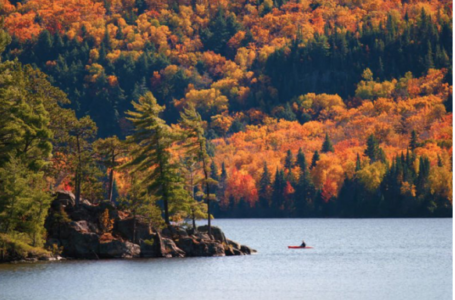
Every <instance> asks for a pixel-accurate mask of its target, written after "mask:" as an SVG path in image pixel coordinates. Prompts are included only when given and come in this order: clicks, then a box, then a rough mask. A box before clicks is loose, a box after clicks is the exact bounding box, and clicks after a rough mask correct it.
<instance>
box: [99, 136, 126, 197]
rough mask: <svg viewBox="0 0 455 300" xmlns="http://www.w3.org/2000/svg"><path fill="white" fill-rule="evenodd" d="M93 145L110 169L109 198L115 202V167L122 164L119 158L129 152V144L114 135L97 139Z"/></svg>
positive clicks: (105, 165)
mask: <svg viewBox="0 0 455 300" xmlns="http://www.w3.org/2000/svg"><path fill="white" fill-rule="evenodd" d="M93 147H94V150H95V152H96V154H97V156H98V159H99V160H100V162H101V163H102V164H103V166H104V167H106V168H107V169H108V170H109V181H108V188H107V194H108V196H107V199H108V200H109V201H110V202H113V188H114V169H115V168H116V167H117V166H119V165H120V162H119V158H121V157H122V156H124V155H125V154H126V153H127V150H128V149H127V145H126V144H124V143H122V142H121V141H120V140H119V139H118V138H117V136H113V137H110V138H106V139H99V140H97V141H96V142H95V143H94V146H93Z"/></svg>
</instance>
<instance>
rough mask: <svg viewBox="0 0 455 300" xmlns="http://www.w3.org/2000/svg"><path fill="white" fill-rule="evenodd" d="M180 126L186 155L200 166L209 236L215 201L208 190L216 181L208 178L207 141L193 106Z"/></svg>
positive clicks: (190, 106)
mask: <svg viewBox="0 0 455 300" xmlns="http://www.w3.org/2000/svg"><path fill="white" fill-rule="evenodd" d="M180 117H181V122H180V124H181V126H182V128H183V130H184V137H185V140H186V142H185V144H184V147H186V148H187V154H188V155H194V156H195V157H196V159H197V160H198V161H199V162H200V163H201V165H202V172H203V181H202V182H201V183H202V184H203V185H204V187H205V195H204V196H205V201H206V204H207V217H208V234H209V236H211V234H212V230H211V214H210V203H211V201H214V200H216V195H215V194H213V193H211V192H210V189H211V188H212V187H213V186H214V185H216V184H218V182H217V181H216V180H214V179H213V178H212V177H210V173H211V168H210V164H211V162H210V160H211V158H210V156H209V155H208V153H207V140H206V138H205V132H204V128H203V122H202V118H201V115H199V113H198V112H197V111H196V108H195V107H194V106H193V105H189V106H188V108H185V109H184V110H183V112H182V113H181V114H180Z"/></svg>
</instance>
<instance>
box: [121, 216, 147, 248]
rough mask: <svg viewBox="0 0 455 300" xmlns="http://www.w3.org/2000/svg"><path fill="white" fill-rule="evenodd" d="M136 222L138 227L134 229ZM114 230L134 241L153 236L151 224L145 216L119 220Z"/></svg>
mask: <svg viewBox="0 0 455 300" xmlns="http://www.w3.org/2000/svg"><path fill="white" fill-rule="evenodd" d="M134 223H136V229H134ZM114 232H115V233H117V234H119V235H120V236H122V237H123V238H125V239H127V240H129V241H132V242H136V241H140V240H149V239H151V238H153V234H152V232H151V228H150V225H149V223H148V222H147V221H146V220H145V219H144V218H136V220H134V218H127V219H124V220H118V221H117V222H115V224H114Z"/></svg>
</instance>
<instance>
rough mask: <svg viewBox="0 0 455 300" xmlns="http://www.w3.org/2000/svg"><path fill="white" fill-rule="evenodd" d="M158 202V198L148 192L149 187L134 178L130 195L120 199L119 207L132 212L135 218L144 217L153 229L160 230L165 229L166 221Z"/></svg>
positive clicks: (129, 190) (131, 182) (131, 181)
mask: <svg viewBox="0 0 455 300" xmlns="http://www.w3.org/2000/svg"><path fill="white" fill-rule="evenodd" d="M139 177H142V176H141V175H140V176H139ZM156 200H157V199H156V197H153V196H152V195H150V194H149V193H148V192H147V187H146V186H145V185H144V184H143V183H142V181H141V180H139V179H138V178H136V177H135V176H133V177H132V178H131V180H130V188H129V189H128V193H127V194H126V195H125V196H123V197H120V199H119V206H120V207H121V208H122V209H126V210H128V211H130V212H131V215H132V216H133V218H136V217H137V216H142V217H144V218H145V219H146V220H148V221H149V222H150V223H151V225H152V227H154V228H156V229H158V228H161V227H163V225H164V220H163V218H162V217H161V210H160V208H159V207H158V205H157V203H156Z"/></svg>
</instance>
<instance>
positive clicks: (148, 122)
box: [122, 92, 187, 225]
mask: <svg viewBox="0 0 455 300" xmlns="http://www.w3.org/2000/svg"><path fill="white" fill-rule="evenodd" d="M133 107H134V109H135V111H128V115H129V118H128V119H129V120H130V121H131V122H132V124H133V126H134V133H133V135H131V136H128V137H127V142H128V143H130V144H131V145H132V146H135V145H137V146H136V147H133V148H132V150H131V151H130V153H129V155H130V157H131V158H132V160H131V161H129V162H128V163H126V164H125V165H123V166H122V167H123V168H131V172H132V174H133V175H134V174H135V173H143V174H144V179H143V183H144V184H145V185H146V186H147V191H148V193H149V194H152V195H155V196H156V197H157V198H159V199H161V200H162V201H163V205H164V220H165V222H166V225H170V211H172V210H174V211H177V210H178V209H179V208H180V205H182V201H185V200H186V199H187V192H186V191H185V190H184V187H183V179H182V177H181V174H180V172H179V170H178V166H177V165H176V164H175V163H173V162H171V155H170V152H169V150H170V147H171V146H172V144H173V143H174V142H175V141H176V140H177V137H176V136H175V134H173V133H172V132H171V129H170V127H169V126H168V125H166V122H165V121H164V120H163V119H161V118H160V117H159V114H160V113H161V112H162V111H163V110H164V107H163V106H160V105H158V103H157V101H156V99H155V97H153V95H152V93H150V92H148V93H146V94H145V95H144V96H143V97H141V98H139V101H138V102H133Z"/></svg>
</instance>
